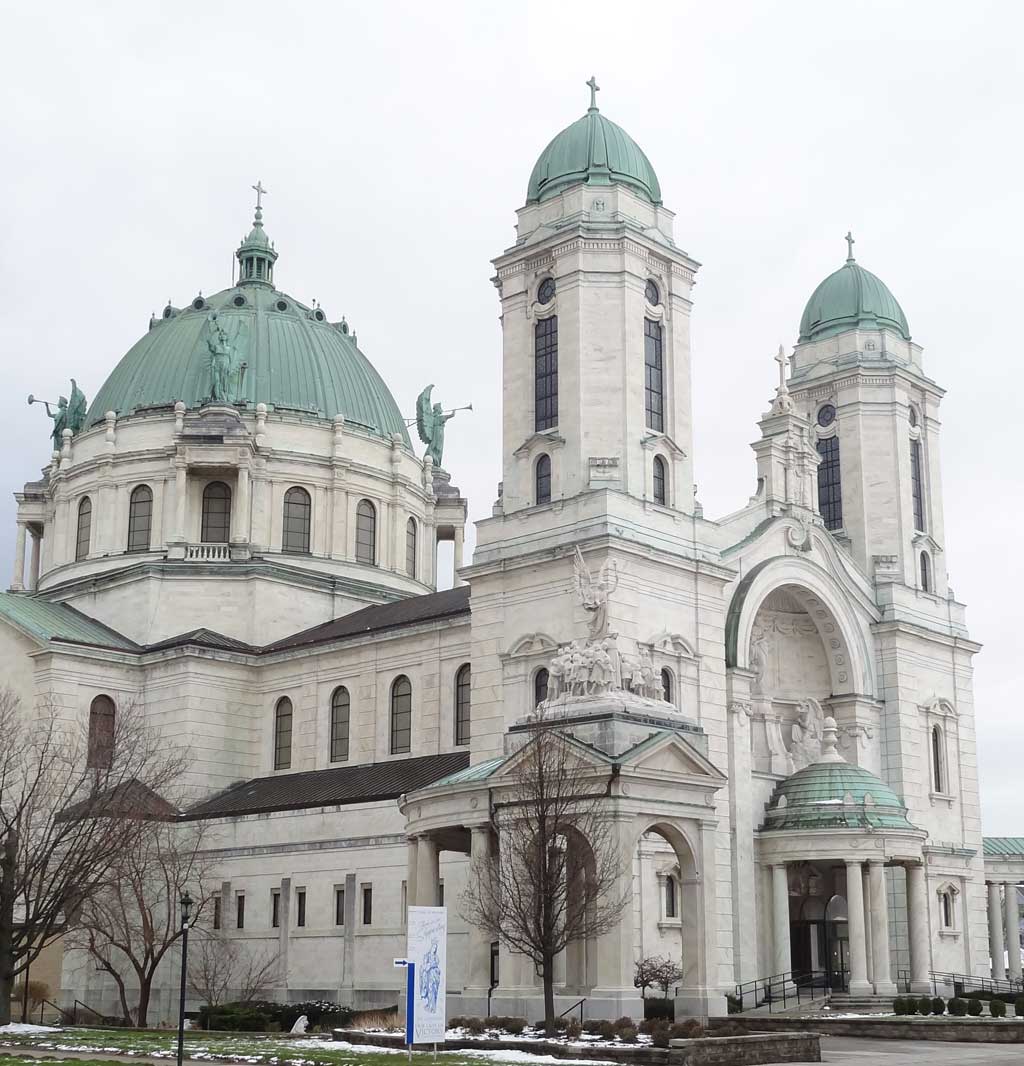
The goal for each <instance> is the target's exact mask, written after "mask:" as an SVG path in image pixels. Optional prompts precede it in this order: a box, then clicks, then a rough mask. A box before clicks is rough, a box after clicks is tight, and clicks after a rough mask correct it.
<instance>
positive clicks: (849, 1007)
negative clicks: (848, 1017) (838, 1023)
mask: <svg viewBox="0 0 1024 1066" xmlns="http://www.w3.org/2000/svg"><path fill="white" fill-rule="evenodd" d="M895 998H896V997H895V996H875V995H851V994H850V993H849V992H833V993H832V1001H831V1003H830V1004H829V1006H830V1007H831V1008H832V1010H833V1012H834V1013H836V1014H844V1013H851V1014H852V1013H855V1012H856V1013H857V1014H891V1013H892V1001H893V1000H894V999H895Z"/></svg>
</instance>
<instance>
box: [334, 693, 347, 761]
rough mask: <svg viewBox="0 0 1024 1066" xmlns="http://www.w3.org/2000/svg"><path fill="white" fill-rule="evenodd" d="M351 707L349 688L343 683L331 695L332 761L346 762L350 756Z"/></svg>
mask: <svg viewBox="0 0 1024 1066" xmlns="http://www.w3.org/2000/svg"><path fill="white" fill-rule="evenodd" d="M351 709H352V704H351V700H350V699H349V695H348V689H347V688H345V686H344V685H341V686H339V687H338V688H336V689H335V690H334V693H333V695H332V696H331V762H344V761H345V760H346V759H347V758H348V732H349V721H350V717H351Z"/></svg>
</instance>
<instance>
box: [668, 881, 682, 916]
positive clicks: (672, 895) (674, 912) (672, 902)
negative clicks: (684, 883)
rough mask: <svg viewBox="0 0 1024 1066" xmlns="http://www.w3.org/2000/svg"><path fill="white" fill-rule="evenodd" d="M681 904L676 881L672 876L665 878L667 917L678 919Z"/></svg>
mask: <svg viewBox="0 0 1024 1066" xmlns="http://www.w3.org/2000/svg"><path fill="white" fill-rule="evenodd" d="M678 911H679V904H678V900H677V893H676V879H675V878H674V877H673V876H672V875H671V874H670V875H669V876H668V877H666V878H665V917H666V918H677V917H678V916H679V915H678Z"/></svg>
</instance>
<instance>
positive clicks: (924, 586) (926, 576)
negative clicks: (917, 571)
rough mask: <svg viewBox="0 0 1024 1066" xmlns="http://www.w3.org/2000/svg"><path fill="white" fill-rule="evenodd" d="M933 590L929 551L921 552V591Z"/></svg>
mask: <svg viewBox="0 0 1024 1066" xmlns="http://www.w3.org/2000/svg"><path fill="white" fill-rule="evenodd" d="M931 590H932V564H931V560H930V559H929V558H928V553H927V552H921V591H922V592H931Z"/></svg>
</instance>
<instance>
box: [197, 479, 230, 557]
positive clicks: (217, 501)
mask: <svg viewBox="0 0 1024 1066" xmlns="http://www.w3.org/2000/svg"><path fill="white" fill-rule="evenodd" d="M230 537H231V489H229V488H228V487H227V485H225V484H224V482H223V481H211V482H210V483H209V485H207V486H206V488H205V489H203V523H202V529H201V531H200V540H202V542H203V543H204V544H226V543H227V542H228V540H229V539H230Z"/></svg>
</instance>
